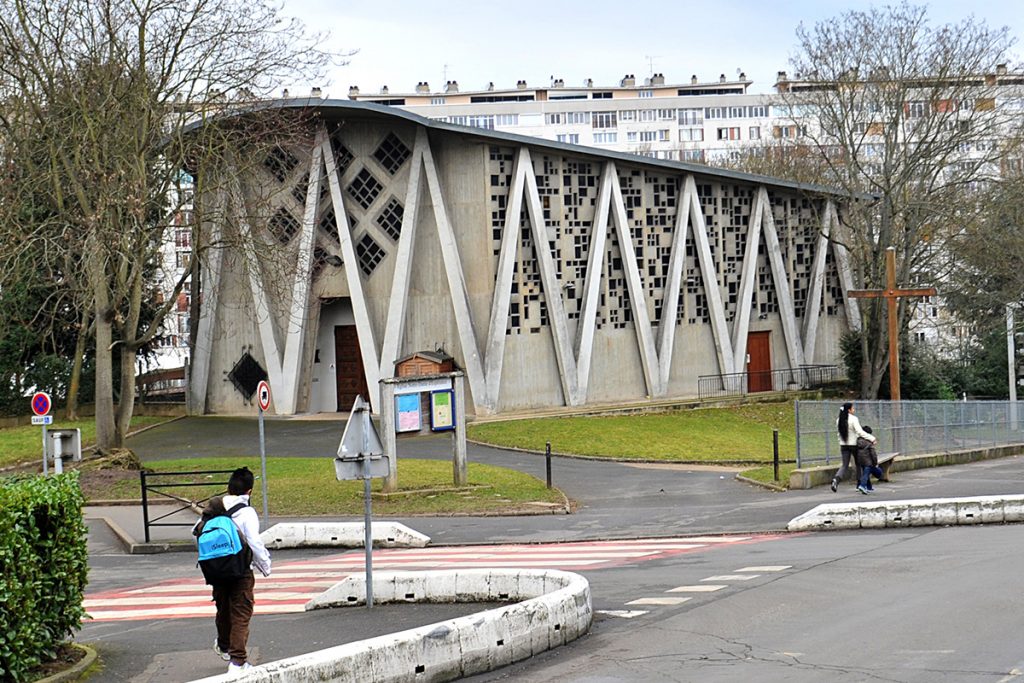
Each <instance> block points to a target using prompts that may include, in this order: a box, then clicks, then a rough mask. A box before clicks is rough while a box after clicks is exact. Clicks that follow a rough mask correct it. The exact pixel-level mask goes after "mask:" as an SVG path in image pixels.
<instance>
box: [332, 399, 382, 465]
mask: <svg viewBox="0 0 1024 683" xmlns="http://www.w3.org/2000/svg"><path fill="white" fill-rule="evenodd" d="M383 454H384V446H383V444H382V443H381V440H380V436H379V435H378V434H377V428H376V427H374V426H373V420H371V419H370V406H369V405H368V404H367V403H366V401H364V400H363V397H362V396H356V402H355V403H353V404H352V412H351V413H350V414H349V416H348V422H347V423H346V424H345V431H344V433H342V435H341V443H340V444H338V457H339V458H344V459H354V458H359V457H360V456H361V455H383Z"/></svg>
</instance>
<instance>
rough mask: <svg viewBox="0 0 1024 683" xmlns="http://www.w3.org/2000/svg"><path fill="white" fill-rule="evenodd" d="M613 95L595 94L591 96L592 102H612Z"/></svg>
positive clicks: (608, 93)
mask: <svg viewBox="0 0 1024 683" xmlns="http://www.w3.org/2000/svg"><path fill="white" fill-rule="evenodd" d="M611 98H612V94H611V93H610V92H595V93H592V94H591V95H590V99H592V100H610V99H611Z"/></svg>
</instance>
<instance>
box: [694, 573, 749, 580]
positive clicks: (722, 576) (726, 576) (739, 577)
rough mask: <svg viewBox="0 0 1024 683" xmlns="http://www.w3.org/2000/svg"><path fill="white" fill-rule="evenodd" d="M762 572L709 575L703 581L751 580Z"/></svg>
mask: <svg viewBox="0 0 1024 683" xmlns="http://www.w3.org/2000/svg"><path fill="white" fill-rule="evenodd" d="M758 576H760V574H719V575H718V576H709V577H708V578H706V579H701V581H750V580H751V579H756V578H757V577H758Z"/></svg>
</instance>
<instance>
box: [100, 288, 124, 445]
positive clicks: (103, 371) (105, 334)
mask: <svg viewBox="0 0 1024 683" xmlns="http://www.w3.org/2000/svg"><path fill="white" fill-rule="evenodd" d="M101 305H102V304H100V302H97V303H96V447H97V449H98V450H99V451H100V452H104V451H109V450H110V449H112V448H116V447H117V446H118V445H119V444H118V441H117V430H116V429H115V427H114V377H113V372H112V371H113V367H114V364H113V359H112V357H111V351H110V344H111V342H112V341H113V332H112V329H111V320H110V312H109V311H108V310H105V309H104V308H101Z"/></svg>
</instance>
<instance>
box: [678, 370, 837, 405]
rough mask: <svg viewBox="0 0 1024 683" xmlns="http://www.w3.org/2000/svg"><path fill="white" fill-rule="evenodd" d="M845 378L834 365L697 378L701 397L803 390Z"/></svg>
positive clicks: (698, 393)
mask: <svg viewBox="0 0 1024 683" xmlns="http://www.w3.org/2000/svg"><path fill="white" fill-rule="evenodd" d="M844 378H845V375H844V373H843V371H842V369H841V368H840V367H839V366H837V365H801V366H800V367H798V368H787V369H784V370H765V371H757V372H731V373H726V374H721V375H701V376H699V377H698V378H697V395H698V396H699V397H700V400H702V401H704V400H707V399H714V398H728V397H730V396H745V395H747V394H755V393H759V392H767V391H772V392H780V393H783V394H785V393H786V392H790V391H802V390H805V389H814V388H817V387H822V386H825V385H827V384H831V383H833V382H838V381H840V380H842V379H844Z"/></svg>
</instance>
